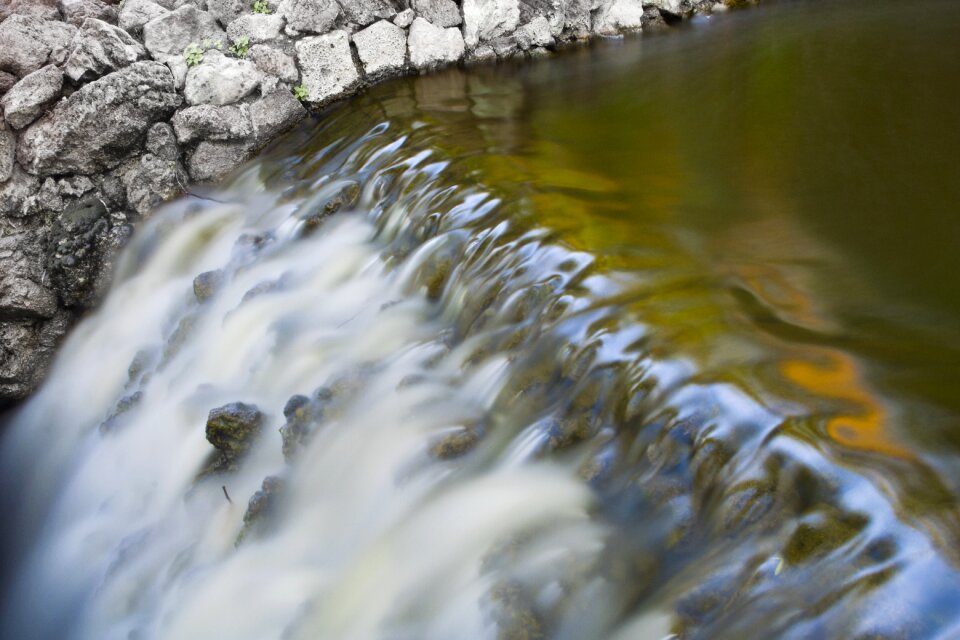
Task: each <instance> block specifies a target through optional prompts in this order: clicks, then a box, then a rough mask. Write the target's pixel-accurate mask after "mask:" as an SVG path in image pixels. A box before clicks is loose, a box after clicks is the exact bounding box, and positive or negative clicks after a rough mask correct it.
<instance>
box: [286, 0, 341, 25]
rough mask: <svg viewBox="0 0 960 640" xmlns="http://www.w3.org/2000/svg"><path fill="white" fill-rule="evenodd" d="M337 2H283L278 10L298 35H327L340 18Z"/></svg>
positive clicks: (303, 0) (293, 0)
mask: <svg viewBox="0 0 960 640" xmlns="http://www.w3.org/2000/svg"><path fill="white" fill-rule="evenodd" d="M340 11H341V10H340V5H339V4H337V2H336V0H283V2H281V3H280V6H279V7H278V9H277V13H279V14H280V15H282V16H283V17H284V19H285V20H286V21H287V29H288V32H289V30H293V31H294V32H296V33H326V32H327V31H330V29H332V28H333V25H334V24H335V23H336V21H337V18H339V17H340Z"/></svg>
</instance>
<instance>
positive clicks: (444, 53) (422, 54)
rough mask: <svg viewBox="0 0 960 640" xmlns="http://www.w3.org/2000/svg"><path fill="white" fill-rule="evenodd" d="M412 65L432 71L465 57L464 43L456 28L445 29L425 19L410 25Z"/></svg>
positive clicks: (409, 42)
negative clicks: (434, 68)
mask: <svg viewBox="0 0 960 640" xmlns="http://www.w3.org/2000/svg"><path fill="white" fill-rule="evenodd" d="M407 48H408V49H409V50H410V64H412V65H413V66H414V67H416V68H417V69H430V68H433V67H438V66H441V65H445V64H450V63H453V62H456V61H457V60H459V59H460V58H461V57H462V56H463V52H464V42H463V36H461V35H460V30H459V29H457V28H456V27H449V28H447V29H443V28H441V27H437V26H435V25H432V24H430V22H428V21H426V20H424V19H423V18H417V19H416V20H414V21H413V24H412V25H410V36H409V37H408V38H407Z"/></svg>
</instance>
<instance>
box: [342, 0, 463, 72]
mask: <svg viewBox="0 0 960 640" xmlns="http://www.w3.org/2000/svg"><path fill="white" fill-rule="evenodd" d="M450 4H453V3H452V2H451V3H450ZM454 9H456V6H454ZM457 15H458V16H459V15H460V14H459V13H458V14H457ZM353 44H354V46H356V47H357V54H358V55H359V56H360V62H361V63H362V64H363V71H364V73H366V74H367V75H368V76H373V77H376V76H379V75H382V74H384V73H387V72H390V71H395V70H397V69H401V68H403V65H404V63H405V62H406V59H407V34H406V32H405V31H404V30H403V29H401V28H400V27H398V26H396V25H395V24H393V23H392V22H388V21H387V20H381V21H379V22H376V23H374V24H372V25H370V26H369V27H367V28H366V29H364V30H363V31H359V32H357V33H355V34H353Z"/></svg>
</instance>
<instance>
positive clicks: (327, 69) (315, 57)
mask: <svg viewBox="0 0 960 640" xmlns="http://www.w3.org/2000/svg"><path fill="white" fill-rule="evenodd" d="M296 47H297V57H298V58H299V60H300V70H301V71H302V76H303V85H304V86H305V87H306V89H307V100H309V101H310V102H314V103H318V104H323V103H326V102H330V101H331V100H334V99H336V98H339V97H340V96H343V95H344V94H346V93H347V92H348V91H350V90H351V89H353V87H354V86H356V84H357V83H358V82H359V80H360V75H359V74H358V73H357V67H356V66H355V65H354V64H353V55H352V54H351V53H350V37H349V36H348V35H347V33H346V32H345V31H334V32H332V33H328V34H326V35H322V36H313V37H310V38H303V39H302V40H299V41H298V42H297V44H296Z"/></svg>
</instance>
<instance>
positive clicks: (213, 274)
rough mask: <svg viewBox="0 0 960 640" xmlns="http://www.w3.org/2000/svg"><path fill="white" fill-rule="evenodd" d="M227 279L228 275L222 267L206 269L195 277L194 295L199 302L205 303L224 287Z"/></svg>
mask: <svg viewBox="0 0 960 640" xmlns="http://www.w3.org/2000/svg"><path fill="white" fill-rule="evenodd" d="M225 281H226V275H225V274H224V273H223V271H222V270H221V269H217V270H216V271H204V272H203V273H201V274H200V275H198V276H197V277H196V278H194V279H193V295H194V296H195V297H196V298H197V302H200V303H204V302H206V301H207V300H209V299H210V298H212V297H213V296H214V295H216V293H217V291H219V290H220V289H221V288H222V287H223V283H224V282H225Z"/></svg>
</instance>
